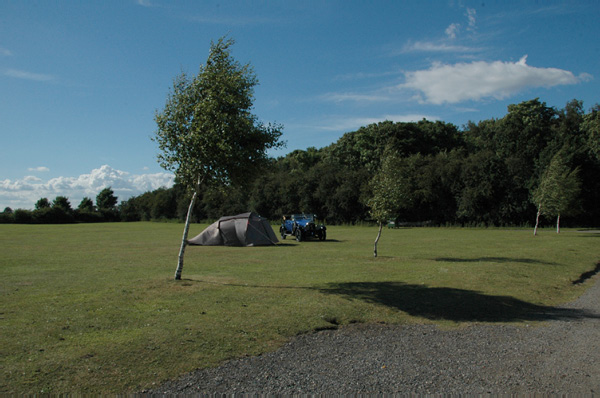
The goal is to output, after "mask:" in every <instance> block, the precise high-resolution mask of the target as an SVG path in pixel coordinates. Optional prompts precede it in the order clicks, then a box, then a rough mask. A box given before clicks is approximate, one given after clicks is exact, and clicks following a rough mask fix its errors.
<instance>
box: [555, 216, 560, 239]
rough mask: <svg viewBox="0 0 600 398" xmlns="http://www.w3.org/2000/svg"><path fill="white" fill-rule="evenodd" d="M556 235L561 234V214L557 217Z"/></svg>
mask: <svg viewBox="0 0 600 398" xmlns="http://www.w3.org/2000/svg"><path fill="white" fill-rule="evenodd" d="M556 233H557V234H560V214H559V215H558V217H556Z"/></svg>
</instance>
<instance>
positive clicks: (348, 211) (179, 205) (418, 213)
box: [121, 98, 600, 226]
mask: <svg viewBox="0 0 600 398" xmlns="http://www.w3.org/2000/svg"><path fill="white" fill-rule="evenodd" d="M599 111H600V106H598V105H595V106H594V107H592V108H591V109H590V110H589V111H588V112H586V111H585V110H584V107H583V103H582V102H581V101H578V100H572V101H570V102H569V103H567V104H566V106H565V107H564V108H563V109H556V108H552V107H548V106H547V105H546V104H545V103H544V102H541V101H540V100H539V99H537V98H536V99H533V100H530V101H525V102H522V103H520V104H514V105H510V106H509V107H508V112H507V114H506V115H505V116H504V117H502V118H499V119H490V120H483V121H481V122H479V123H472V122H471V123H468V124H467V125H466V126H464V127H463V129H458V128H457V127H456V126H454V125H452V124H450V123H444V122H441V121H435V122H433V121H427V120H422V121H419V122H415V123H394V122H391V121H384V122H380V123H375V124H371V125H368V126H365V127H362V128H360V129H358V130H357V131H353V132H349V133H346V134H344V135H343V136H342V137H341V138H340V139H339V140H337V141H336V142H335V143H333V144H331V145H329V146H327V147H324V148H320V149H317V148H314V147H311V148H308V149H306V150H295V151H293V152H291V153H289V154H288V155H286V156H283V157H279V158H276V159H274V158H272V159H269V162H268V165H267V167H265V168H263V169H262V171H261V173H259V174H258V175H257V176H256V177H255V178H253V179H252V180H250V181H246V182H245V183H239V184H235V185H233V184H231V185H225V186H219V187H214V186H209V185H206V186H203V187H202V189H199V190H198V199H197V201H196V202H195V205H194V206H195V208H194V211H193V215H194V216H193V219H194V221H200V220H207V219H210V220H213V219H217V218H219V217H221V216H222V215H226V214H236V213H241V212H245V211H248V210H252V211H255V212H257V213H259V214H261V215H262V216H264V217H267V218H269V219H271V220H278V219H280V218H281V216H282V215H285V214H290V213H295V212H310V213H315V214H317V215H318V216H319V217H320V218H321V219H324V220H325V221H326V222H327V223H329V224H342V223H357V222H363V221H371V220H374V219H375V218H376V217H374V214H373V211H372V210H373V202H372V200H373V198H374V197H376V193H377V192H380V193H381V192H384V190H382V189H383V187H387V188H388V191H389V192H388V193H389V194H390V195H396V196H397V197H398V198H399V199H397V200H394V201H391V202H390V203H388V207H389V208H388V209H387V211H386V216H388V217H390V218H392V219H396V221H399V222H407V223H415V222H424V221H427V222H429V223H430V224H432V225H481V226H503V225H523V226H524V225H527V226H533V225H534V223H535V221H536V219H537V217H536V216H537V215H538V212H539V213H540V214H539V216H540V217H541V220H540V222H541V223H542V224H543V223H545V224H550V223H554V222H555V218H556V217H557V216H562V220H563V224H566V225H569V226H598V225H600V206H598V205H597V203H600V179H599V178H598V176H599V175H600V112H599ZM385 159H389V160H388V164H387V165H386V164H384V163H385V162H384V160H385ZM553 160H554V163H553ZM557 163H559V166H557V165H556V164H557ZM552 164H554V166H552V167H551V165H552ZM553 170H554V171H553ZM559 172H560V173H562V174H563V175H565V173H566V177H568V179H567V180H566V182H564V183H562V185H561V184H558V180H559V178H558V176H557V173H559ZM382 173H383V174H384V176H385V177H386V178H385V179H382ZM377 178H379V179H380V180H382V181H384V185H382V184H379V185H377V184H374V181H375V180H376V179H377ZM544 181H545V182H544ZM568 186H570V189H569V192H567V191H565V189H566V187H568ZM392 191H393V192H392ZM543 191H545V192H546V193H545V194H542V192H543ZM388 197H389V195H388ZM542 197H543V198H544V199H540V198H542ZM563 199H564V200H563ZM542 202H544V203H543V206H542ZM188 204H189V194H188V193H187V192H186V191H185V189H183V188H182V186H180V185H178V184H176V185H175V186H174V187H173V188H170V189H160V190H157V191H154V192H148V193H145V194H143V195H141V196H138V197H135V198H131V199H129V200H127V201H125V202H124V203H122V204H121V216H122V218H123V219H124V220H151V219H160V218H168V219H173V218H175V219H180V220H183V219H184V218H185V214H186V213H187V210H188V207H187V206H188ZM538 220H539V219H538Z"/></svg>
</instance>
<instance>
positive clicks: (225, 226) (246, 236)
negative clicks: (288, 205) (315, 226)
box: [188, 213, 279, 246]
mask: <svg viewBox="0 0 600 398" xmlns="http://www.w3.org/2000/svg"><path fill="white" fill-rule="evenodd" d="M277 242H279V240H278V239H277V236H275V232H273V228H271V224H269V222H268V221H267V219H266V218H263V217H261V216H259V215H257V214H255V213H243V214H238V215H237V216H226V217H221V218H219V221H216V222H214V223H213V224H211V225H209V226H208V227H207V228H206V229H205V230H204V231H202V232H201V233H200V234H199V235H198V236H196V237H194V238H192V239H189V240H188V243H189V244H190V245H199V246H222V245H225V246H264V245H274V244H276V243H277Z"/></svg>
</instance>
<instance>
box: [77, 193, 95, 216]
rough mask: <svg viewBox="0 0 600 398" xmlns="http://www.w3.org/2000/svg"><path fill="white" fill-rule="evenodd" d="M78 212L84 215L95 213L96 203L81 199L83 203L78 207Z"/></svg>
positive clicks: (88, 199)
mask: <svg viewBox="0 0 600 398" xmlns="http://www.w3.org/2000/svg"><path fill="white" fill-rule="evenodd" d="M77 210H79V211H80V212H84V213H93V212H94V202H93V201H92V199H90V198H88V197H85V198H83V199H81V203H79V206H77Z"/></svg>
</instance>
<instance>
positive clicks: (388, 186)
mask: <svg viewBox="0 0 600 398" xmlns="http://www.w3.org/2000/svg"><path fill="white" fill-rule="evenodd" d="M401 160H402V159H401V158H400V155H399V154H398V153H397V152H395V151H392V150H389V149H387V150H386V151H385V154H384V158H383V161H382V162H381V168H380V169H379V171H378V172H377V173H376V174H375V176H374V177H373V179H372V180H371V183H370V184H371V190H372V192H373V194H372V196H371V198H370V199H369V201H368V202H367V205H368V206H369V208H370V214H371V217H373V219H374V220H375V221H377V223H378V224H379V230H378V232H377V237H376V238H375V243H374V246H373V257H377V244H378V243H379V239H380V238H381V232H382V230H383V223H384V222H386V220H387V219H389V218H390V217H392V216H393V215H395V214H396V212H397V211H398V210H399V209H400V208H401V207H405V206H408V204H409V202H410V195H409V192H408V181H406V179H405V178H404V177H403V176H402V164H401Z"/></svg>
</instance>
